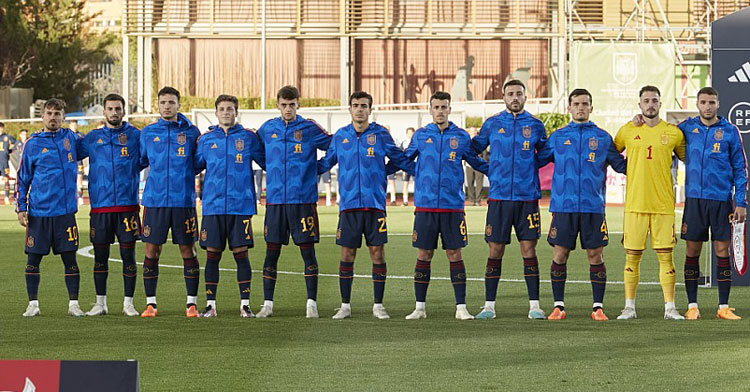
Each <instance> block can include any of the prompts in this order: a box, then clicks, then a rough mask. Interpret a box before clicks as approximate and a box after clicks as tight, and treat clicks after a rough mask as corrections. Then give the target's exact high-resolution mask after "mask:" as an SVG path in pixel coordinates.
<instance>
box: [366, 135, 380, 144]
mask: <svg viewBox="0 0 750 392" xmlns="http://www.w3.org/2000/svg"><path fill="white" fill-rule="evenodd" d="M376 141H378V139H377V136H375V134H371V135H367V144H369V145H371V146H374V145H375V142H376Z"/></svg>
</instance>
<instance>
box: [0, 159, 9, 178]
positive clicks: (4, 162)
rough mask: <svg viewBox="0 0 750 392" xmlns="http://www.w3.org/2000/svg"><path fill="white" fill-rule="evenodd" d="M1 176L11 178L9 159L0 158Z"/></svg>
mask: <svg viewBox="0 0 750 392" xmlns="http://www.w3.org/2000/svg"><path fill="white" fill-rule="evenodd" d="M0 175H1V176H3V177H6V178H8V177H10V165H8V159H4V158H0Z"/></svg>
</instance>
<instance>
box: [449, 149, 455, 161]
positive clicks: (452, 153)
mask: <svg viewBox="0 0 750 392" xmlns="http://www.w3.org/2000/svg"><path fill="white" fill-rule="evenodd" d="M448 160H449V161H451V162H455V161H456V152H455V151H451V152H450V154H448Z"/></svg>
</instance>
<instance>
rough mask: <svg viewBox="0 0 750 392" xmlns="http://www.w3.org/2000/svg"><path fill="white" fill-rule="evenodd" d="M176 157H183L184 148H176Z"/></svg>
mask: <svg viewBox="0 0 750 392" xmlns="http://www.w3.org/2000/svg"><path fill="white" fill-rule="evenodd" d="M177 156H178V157H184V156H185V147H177Z"/></svg>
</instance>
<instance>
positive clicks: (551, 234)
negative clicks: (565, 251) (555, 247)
mask: <svg viewBox="0 0 750 392" xmlns="http://www.w3.org/2000/svg"><path fill="white" fill-rule="evenodd" d="M549 238H552V239H553V240H554V239H555V238H557V227H552V228H550V229H549Z"/></svg>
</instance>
